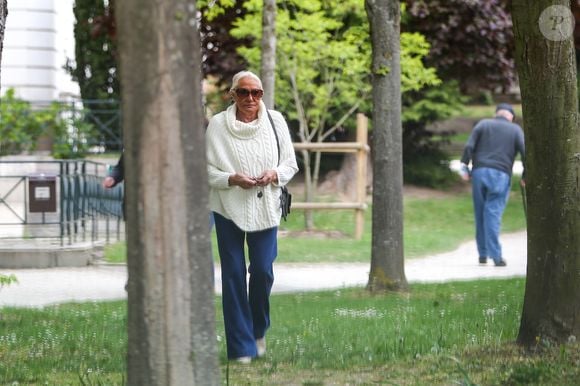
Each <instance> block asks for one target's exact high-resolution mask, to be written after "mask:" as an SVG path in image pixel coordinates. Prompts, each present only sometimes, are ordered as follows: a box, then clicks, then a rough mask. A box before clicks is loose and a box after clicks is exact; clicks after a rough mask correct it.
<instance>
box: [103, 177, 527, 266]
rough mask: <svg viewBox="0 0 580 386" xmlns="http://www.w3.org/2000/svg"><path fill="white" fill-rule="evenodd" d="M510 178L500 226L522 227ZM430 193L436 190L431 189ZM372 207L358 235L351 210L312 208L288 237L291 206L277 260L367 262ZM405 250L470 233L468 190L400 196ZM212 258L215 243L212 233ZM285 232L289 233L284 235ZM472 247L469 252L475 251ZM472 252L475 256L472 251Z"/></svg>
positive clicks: (421, 252) (121, 253)
mask: <svg viewBox="0 0 580 386" xmlns="http://www.w3.org/2000/svg"><path fill="white" fill-rule="evenodd" d="M518 182H519V179H518V178H514V181H513V185H514V186H513V188H512V193H511V197H510V200H509V202H508V206H507V208H506V211H505V214H504V218H503V231H504V232H513V231H518V230H522V229H525V216H524V212H523V206H522V199H521V195H520V192H519V188H518V187H517V183H518ZM433 193H434V195H435V193H436V192H433ZM371 215H372V207H369V209H368V210H367V211H366V213H365V228H364V234H363V237H362V239H361V240H355V239H354V238H353V234H354V215H353V213H352V212H351V211H329V210H326V211H317V212H316V213H315V215H314V218H315V220H314V222H315V225H316V228H317V231H318V232H315V233H312V235H310V236H308V235H306V236H304V235H302V236H292V234H293V232H297V231H301V230H302V229H303V228H304V214H303V212H301V211H297V210H296V211H294V212H292V213H291V214H290V216H289V217H288V222H284V221H282V224H281V226H280V231H281V232H280V234H281V237H280V238H279V241H278V260H277V261H278V262H293V263H294V262H308V263H315V262H370V257H371V254H370V253H371V252H370V251H371V237H372V235H371V217H372V216H371ZM404 216H405V220H404V221H405V223H404V249H405V256H406V258H414V257H419V256H425V255H427V254H430V253H437V252H445V251H450V250H453V249H455V248H456V247H457V246H458V245H459V244H460V243H462V242H464V241H467V240H470V239H473V238H474V232H475V230H474V219H473V206H472V201H471V194H470V193H469V192H462V193H457V194H448V195H444V196H443V197H439V196H438V197H431V198H429V197H427V198H417V197H407V198H405V200H404ZM213 233H214V234H213V251H214V255H215V256H214V258H215V260H216V261H218V259H217V245H216V243H215V232H213ZM285 234H288V236H284V235H285ZM125 253H126V251H125V245H124V243H121V244H113V245H111V246H108V247H107V248H106V250H105V255H106V259H107V260H108V261H112V262H123V261H125ZM475 253H476V251H474V254H475ZM474 256H475V255H474Z"/></svg>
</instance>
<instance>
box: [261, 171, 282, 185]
mask: <svg viewBox="0 0 580 386" xmlns="http://www.w3.org/2000/svg"><path fill="white" fill-rule="evenodd" d="M255 181H256V185H257V186H266V185H268V184H272V183H276V182H278V173H276V171H275V170H266V171H264V172H263V173H262V174H260V175H259V176H258V177H256V178H255Z"/></svg>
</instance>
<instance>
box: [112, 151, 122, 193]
mask: <svg viewBox="0 0 580 386" xmlns="http://www.w3.org/2000/svg"><path fill="white" fill-rule="evenodd" d="M109 176H111V177H113V180H115V185H113V186H116V185H117V184H120V183H121V182H122V181H123V180H124V179H125V167H124V163H123V153H121V157H120V158H119V161H117V164H116V165H115V166H113V167H112V168H111V170H110V171H109Z"/></svg>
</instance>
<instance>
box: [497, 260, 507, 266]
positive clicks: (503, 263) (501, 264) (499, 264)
mask: <svg viewBox="0 0 580 386" xmlns="http://www.w3.org/2000/svg"><path fill="white" fill-rule="evenodd" d="M506 265H507V263H506V262H505V260H504V259H501V260H500V261H496V262H495V266H496V267H505V266H506Z"/></svg>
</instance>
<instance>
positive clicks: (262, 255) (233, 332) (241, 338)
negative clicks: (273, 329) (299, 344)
mask: <svg viewBox="0 0 580 386" xmlns="http://www.w3.org/2000/svg"><path fill="white" fill-rule="evenodd" d="M214 220H215V230H216V236H217V242H218V250H219V255H220V262H221V271H222V306H223V311H224V325H225V330H226V346H227V352H228V358H230V359H234V358H240V357H246V356H248V357H255V356H256V355H257V349H256V339H260V338H263V337H264V335H265V334H266V330H267V329H268V327H270V292H271V290H272V285H273V284H274V270H273V263H274V260H275V259H276V255H277V254H278V244H277V234H278V228H277V227H274V228H270V229H266V230H263V231H259V232H244V231H242V230H241V229H240V228H238V227H237V225H236V224H234V223H233V222H232V221H231V220H228V219H226V218H225V217H223V216H221V215H220V214H218V213H215V212H214ZM244 242H247V244H248V254H249V259H250V267H249V272H250V285H249V290H248V287H247V282H246V256H245V253H244Z"/></svg>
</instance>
